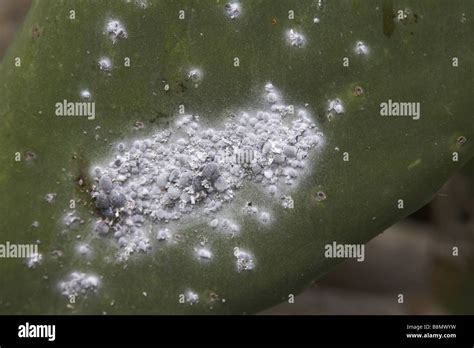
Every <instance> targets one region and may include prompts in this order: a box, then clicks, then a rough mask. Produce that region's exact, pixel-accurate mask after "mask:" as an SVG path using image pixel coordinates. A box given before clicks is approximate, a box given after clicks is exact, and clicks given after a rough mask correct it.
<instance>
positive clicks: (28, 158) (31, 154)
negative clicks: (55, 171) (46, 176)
mask: <svg viewBox="0 0 474 348" xmlns="http://www.w3.org/2000/svg"><path fill="white" fill-rule="evenodd" d="M35 159H36V154H35V153H34V152H33V151H31V150H27V151H26V152H25V161H26V162H31V161H33V160H35Z"/></svg>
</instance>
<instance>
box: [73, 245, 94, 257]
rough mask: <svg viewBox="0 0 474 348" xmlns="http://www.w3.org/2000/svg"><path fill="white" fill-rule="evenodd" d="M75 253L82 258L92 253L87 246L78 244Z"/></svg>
mask: <svg viewBox="0 0 474 348" xmlns="http://www.w3.org/2000/svg"><path fill="white" fill-rule="evenodd" d="M76 252H77V253H78V254H79V255H82V256H90V255H91V253H92V252H91V248H90V247H89V245H87V244H78V245H77V246H76Z"/></svg>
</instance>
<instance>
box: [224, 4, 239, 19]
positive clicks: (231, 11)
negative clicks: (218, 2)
mask: <svg viewBox="0 0 474 348" xmlns="http://www.w3.org/2000/svg"><path fill="white" fill-rule="evenodd" d="M224 10H225V14H226V15H227V16H228V17H229V18H230V19H235V18H237V17H239V16H240V13H241V8H240V4H239V3H236V2H228V3H227V4H225V5H224Z"/></svg>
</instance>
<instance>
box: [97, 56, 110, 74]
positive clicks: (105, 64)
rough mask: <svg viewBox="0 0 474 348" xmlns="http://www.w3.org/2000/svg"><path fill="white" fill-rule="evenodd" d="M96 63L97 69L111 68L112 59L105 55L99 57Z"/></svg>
mask: <svg viewBox="0 0 474 348" xmlns="http://www.w3.org/2000/svg"><path fill="white" fill-rule="evenodd" d="M98 65H99V69H100V70H102V71H110V70H112V61H111V60H110V59H109V58H107V57H103V58H100V59H99V62H98Z"/></svg>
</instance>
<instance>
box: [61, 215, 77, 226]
mask: <svg viewBox="0 0 474 348" xmlns="http://www.w3.org/2000/svg"><path fill="white" fill-rule="evenodd" d="M78 221H81V218H80V217H79V216H77V215H76V211H70V212H68V213H66V214H65V215H64V216H63V218H62V223H63V224H64V225H66V226H68V227H69V226H72V225H73V224H74V223H75V222H78Z"/></svg>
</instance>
